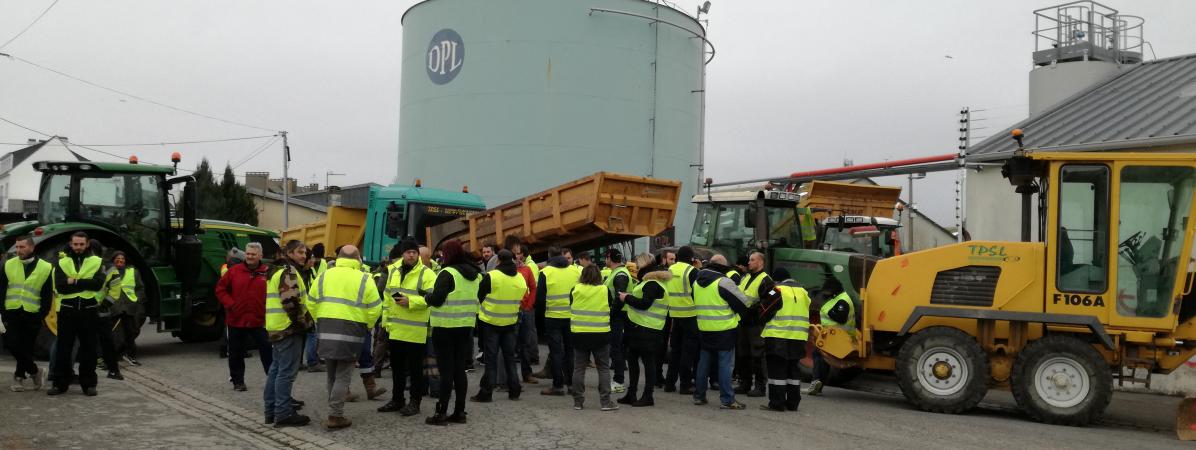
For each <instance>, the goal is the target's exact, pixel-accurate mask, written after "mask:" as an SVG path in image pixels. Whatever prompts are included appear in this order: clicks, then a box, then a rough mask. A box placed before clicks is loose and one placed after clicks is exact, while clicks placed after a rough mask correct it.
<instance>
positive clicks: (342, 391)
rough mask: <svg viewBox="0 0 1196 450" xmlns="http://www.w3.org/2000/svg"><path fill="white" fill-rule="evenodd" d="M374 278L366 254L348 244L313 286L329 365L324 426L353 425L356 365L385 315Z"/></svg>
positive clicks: (312, 302)
mask: <svg viewBox="0 0 1196 450" xmlns="http://www.w3.org/2000/svg"><path fill="white" fill-rule="evenodd" d="M371 281H372V280H371V279H370V275H369V274H367V273H363V272H362V271H361V252H360V251H359V250H358V249H357V247H355V246H352V245H346V246H344V247H342V248H341V250H340V252H338V253H337V259H336V264H335V266H334V267H332V268H330V269H328V271H326V272H324V273H322V274H320V276H318V277H316V281H315V282H314V283H312V286H310V287H309V289H310V291H309V293H308V310H309V311H310V312H311V315H312V317H314V318H315V319H316V323H317V324H318V325H317V326H318V327H319V329H318V330H317V333H318V337H317V339H318V340H319V342H318V344H317V345H318V352H319V355H320V357H321V358H323V359H324V361H325V363H326V364H327V367H328V388H329V389H328V391H329V392H328V409H329V411H328V419H327V420H325V421H324V427H325V428H327V429H329V430H335V429H340V428H346V427H348V426H350V425H352V424H353V422H352V421H350V420H349V419H348V418H346V417H345V400H346V398H347V397H348V394H349V383H350V378H351V376H352V370H353V363H354V362H355V361H357V359H358V357H359V356H360V354H361V348H362V345H363V344H364V343H365V340H366V339H367V337H368V336H369V330H370V328H371V327H372V326H373V325H374V324H375V323H377V321H378V319H379V318H380V317H381V316H382V300H381V298H380V297H379V295H378V289H376V288H375V287H374V286H373V284H372V283H371Z"/></svg>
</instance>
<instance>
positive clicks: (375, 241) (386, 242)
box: [362, 184, 486, 261]
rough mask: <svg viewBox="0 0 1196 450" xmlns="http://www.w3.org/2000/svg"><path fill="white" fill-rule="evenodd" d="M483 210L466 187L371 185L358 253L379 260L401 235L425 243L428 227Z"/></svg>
mask: <svg viewBox="0 0 1196 450" xmlns="http://www.w3.org/2000/svg"><path fill="white" fill-rule="evenodd" d="M484 209H486V204H485V203H483V202H482V198H481V197H479V196H478V195H476V194H471V193H469V191H468V189H462V190H461V191H450V190H446V189H436V188H427V187H422V186H421V185H420V184H417V185H415V186H408V185H402V184H392V185H389V186H373V187H371V188H370V195H369V206H368V208H367V210H366V224H365V236H364V238H363V239H362V241H363V242H362V246H363V250H362V251H363V253H362V256H363V258H365V260H367V261H382V260H384V259H386V256H387V253H389V252H390V248H391V247H394V246H395V245H396V244H398V242H399V240H400V239H403V238H405V237H410V238H414V239H415V240H416V241H418V242H419V243H420V244H422V245H426V244H427V242H426V241H427V233H426V230H427V229H428V228H429V227H432V226H436V225H440V224H442V223H445V222H448V221H451V220H455V219H460V218H462V217H465V216H467V215H469V214H471V213H474V212H478V211H481V210H484Z"/></svg>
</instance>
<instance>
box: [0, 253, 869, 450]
mask: <svg viewBox="0 0 1196 450" xmlns="http://www.w3.org/2000/svg"><path fill="white" fill-rule="evenodd" d="M98 247H99V246H98V243H96V242H94V241H91V240H89V239H88V237H87V236H86V235H85V234H83V233H77V234H76V235H75V236H73V237H72V239H71V243H70V247H69V249H67V250H66V251H65V252H64V253H62V254H61V255H60V257H59V260H58V261H43V260H41V259H39V258H38V257H36V256H34V255H33V250H32V240H31V239H28V238H21V239H19V240H18V241H17V245H16V247H15V250H16V256H14V257H13V258H11V259H9V260H8V261H7V262H6V263H5V270H4V272H3V276H2V277H0V290H4V291H5V292H6V298H5V311H4V315H3V317H4V320H3V324H4V326H5V327H6V328H7V331H6V333H5V343H6V346H7V347H9V349H10V351H11V352H12V354H13V356H14V357H15V358H16V359H17V362H18V364H17V370H16V373H15V375H14V384H13V387H12V388H13V390H25V389H27V388H33V389H41V388H42V385H43V383H44V382H45V379H46V375H47V371H46V370H42V369H40V368H38V367H37V366H36V364H35V363H34V362H33V357H32V353H33V346H34V343H33V342H34V340H35V339H36V333H37V330H38V329H39V327H40V323H41V322H42V321H43V319H45V316H46V315H47V314H53V313H56V315H57V317H56V319H57V320H56V323H57V326H56V333H57V342H56V344H55V346H54V347H55V349H54V350H53V353H56V354H55V355H54V357H52V358H51V366H52V367H51V368H50V369H49V370H48V372H49V374H50V376H51V379H52V380H53V383H54V384H53V387H52V388H51V389H50V390H49V394H51V395H57V394H61V393H63V392H66V390H67V387H68V386H69V384H70V382H71V381H72V379H73V377H77V380H78V383H79V384H80V386H81V387H82V388H83V391H84V393H86V394H87V395H95V388H96V374H95V364H96V360H97V357H96V354H97V351H98V353H100V354H102V359H103V361H104V364H105V367H106V368H107V369H108V371H109V377H110V378H116V379H121V375H120V371H119V367H120V365H119V362H118V361H117V360H116V359H117V357H118V356H123V358H124V359H125V361H126V363H128V364H132V365H138V364H139V363H138V362H137V359H136V346H135V344H134V340H135V339H136V334H137V330H139V328H140V324H141V323H142V321H144V313H143V312H142V311H140V310H139V309H138V308H137V299H138V297H139V292H140V290H141V282H140V279H139V277H138V276H137V272H136V270H135V269H134V268H133V267H131V265H130V263H131V262H130V261H126V256H125V255H123V254H121V253H120V252H113V253H111V254H108V255H105V254H104V252H103V250H102V249H101V248H98ZM527 250H528V248H527V246H526V244H525V243H523V242H521V240H520V239H519V238H518V237H516V236H509V237H508V238H507V239H506V240H505V241H504V242H503V243H502V245H501V246H500V245H487V246H485V247H484V248H482V249H479V252H478V253H476V254H474V253H470V252H467V251H466V250H465V249H464V248H463V246H462V244H461V242H459V241H457V240H450V241H448V242H446V243H443V244H442V245H441V246H440V247H439V248H438V249H437V252H436V253H435V257H433V256H434V253H433V251H432V250H431V249H429V248H427V247H425V246H421V245H419V244H418V243H417V242H416V241H414V240H411V239H406V240H403V241H401V242H399V243H398V244H397V245H395V246H394V247H393V248H392V249H391V251H390V253H389V255H388V258H387V259H386V260H384V261H383V262H382V263H381V264H379V265H378V266H377V267H370V266H368V265H366V264H365V263H364V262H363V260H362V254H361V251H360V250H359V249H357V248H356V247H354V246H351V245H346V246H342V247H340V248H337V249H335V250H334V252H333V253H334V258H329V259H325V258H323V253H324V248H323V246H322V245H316V246H313V247H312V248H310V249H309V248H308V246H307V245H305V244H304V243H302V242H299V241H290V242H286V243H284V245H283V247H282V248H281V249H280V250H279V251H278V254H276V255H271V256H273V257H274V258H273V260H272V262H271V263H270V264H267V262H266V261H265V260H263V258H264V257H265V256H266V255H264V254H263V248H262V246H261V245H260V244H257V243H250V244H248V245H246V247H245V249H244V250H243V251H242V250H240V249H231V250H230V251H229V253H228V257H227V264H226V265H225V266H224V267H222V268H221V270H220V272H221V274H220V279H219V281H218V282H217V284H216V287H215V292H214V295H215V297H216V298H217V299H218V300H219V302H220V304H221V306H222V308H223V317H224V325H225V332H224V333H223V336H222V344H221V356H222V357H227V359H228V368H229V382H230V384H231V385H232V389H233V390H235V391H242V392H243V391H248V390H249V387H248V386H247V385H246V383H245V360H246V359H247V357H250V356H251V354H252V351H257V352H258V358H259V359H260V362H261V365H262V370H263V372H264V373H265V374H266V381H265V384H264V386H262V392H263V396H262V400H263V403H262V404H263V415H264V419H265V422H266V423H268V424H274V426H275V427H286V426H303V425H307V424H309V423H310V422H311V418H309V417H307V416H305V415H303V414H302V413H301V412H300V411H301V409H302V408H303V407H304V406H305V403H304V402H302V401H300V400H297V399H295V398H293V395H292V390H293V385H294V383H295V379H296V377H297V374H298V372H300V371H301V370H306V371H308V372H324V373H326V379H327V381H326V389H327V392H328V398H327V402H328V415H327V417H326V418H325V419H324V420H323V421H322V424H323V426H324V427H326V428H328V429H340V428H346V427H349V426H351V425H352V421H351V420H350V419H349V418H348V417H347V416H346V415H345V409H344V406H345V403H346V402H353V401H356V400H358V399H359V395H357V394H355V393H353V392H352V389H351V385H352V384H353V383H352V380H353V378H354V376H353V375H354V372H355V371H356V372H358V373H359V374H360V377H361V379H362V388H363V390H364V393H365V396H366V398H368V399H371V400H373V399H378V398H379V397H382V396H383V395H385V394H386V393H387V392H388V390H387V389H386V388H384V387H381V386H379V385H378V384H377V377H378V376H379V375H380V374H381V373H382V371H383V369H384V368H389V369H390V371H391V376H392V381H393V382H392V385H391V388H392V389H393V393H392V394H391V398H390V400H389V401H387V402H386V403H385V404H383V405H382V406H381V407H379V408H377V410H378V411H379V412H381V413H391V412H397V413H399V414H400V415H401V416H404V417H409V416H415V415H418V414H420V413H421V412H422V411H421V409H422V408H421V407H422V403H423V402H422V399H423V398H424V397H429V396H430V397H432V398H433V399H434V401H435V405H434V406H433V408H432V413H431V415H430V416H428V417H427V418H426V419H425V422H426V423H427V424H429V425H446V424H449V423H466V422H467V413H466V404H467V402H469V401H472V402H482V403H486V402H493V401H494V394H495V392H505V393H506V396H507V398H508V399H509V400H512V401H515V400H519V399H520V397H521V395H523V391H524V386H525V385H536V384H539V383H541V381H542V380H543V381H544V382H546V383H548V386H547V387H545V388H544V389H543V390H541V391H540V394H541V395H545V396H570V397H571V398H572V400H573V402H572V404H573V408H574V409H579V410H580V409H584V408H585V406H586V383H585V381H586V375H587V372H588V371H589V369H590V368H594V369H596V372H597V376H598V384H597V386H598V405H599V408H600V409H601V410H602V411H613V410H617V409H619V405H620V404H622V405H628V406H631V407H651V406H654V405H655V399H654V396H655V395H656V393H657V392H658V391H663V392H668V393H672V392H677V393H680V394H681V395H686V396H689V397H690V398H691V399H692V401H693V403H694V404H695V405H706V404H708V396H707V393H708V391H710V390H716V391H718V405H719V407H720V408H722V409H728V410H742V409H744V408H745V405H744V404H743V403H742V402H740V401H739V400H738V399H737V395H747V396H748V397H764V396H765V395H767V397H768V398H767V402H765V403H763V404H761V405H760V408H761V409H764V410H769V411H794V410H797V408H798V405H799V403H800V401H801V394H802V392H801V383H800V381H799V375H798V365H799V360H801V359H802V358H803V357H804V356H805V353H806V341H807V338H808V333H809V326H810V319H809V317H810V315H811V299H810V294H809V293H807V291H806V290H805V289H803V288H802V287H800V286H798V284H797V283H796V282H795V281H794V280H792V279H791V278H790V276H789V274H788V272H787V271H786V270H785V268H783V267H778V268H775V269H774V270H773V271H772V274H771V276H770V274H769V273H766V272H765V267H766V261H765V256H764V255H763V254H762V253H759V252H754V253H751V254H750V256H748V257H746V258H742V259H741V260H739V261H736V264H735V265H731V264H729V263H728V261H727V259H726V258H725V257H724V256H723V255H718V254H715V255H711V256H709V257H708V258H706V259H702V258H699V257H698V255H696V254H695V252H694V250H693V249H691V248H690V247H681V248H679V249H677V250H676V251H663V252H660V253H659V254H658V255H652V254H647V253H645V254H640V255H637V256H635V258H634V260H633V261H627V260H625V258H624V256H623V254H622V253H621V252H620V251H619V250H618V249H616V248H608V249H606V250H605V252H604V253H603V255H602V261H601V262H602V263H601V264H596V263H595V261H593V257H592V255H591V254H590V253H581V254H579V255H578V256H577V258H576V259H575V258H574V256H573V254H572V252H571V251H570V250H569V249H566V248H551V249H549V250H548V252H547V259H546V260H544V261H543V262H539V263H537V262H535V261H534V260H533V259H532V256H531V255H530V254H529V252H528V251H527ZM479 256H480V259H479ZM105 257H106V260H107V261H108V264H107V268H105V264H104V261H105V259H104V258H105ZM841 290H842V289H841V288H839V287H837V286H836V285H835V284H834V283H833V281H832V282H830V283H827V284H826V285H825V286H823V289H822V290H821V291H820V292H818V294H819V295H821V296H824V298H827V299H830V300H829V301H826V302H824V306H822V308H821V309H820V311H819V316H820V320H821V322H822V324H823V326H839V327H843V328H845V329H847V330H849V331H850V330H852V329H853V328H854V312H853V310H852V304H851V300H850V298H849V297H847V295H846V294H845V293H842V292H841ZM55 299H56V301H55ZM52 302H54V303H52ZM51 304H56V305H57V307H56V308H54V307H47V306H46V305H51ZM541 315H542V316H541ZM538 319H542V321H541V322H539V325H540V326H542V327H543V330H538V329H537V325H538V323H537V322H538ZM103 330H115V332H114V333H105V332H103ZM541 331H542V332H541ZM541 335H542V336H543V339H544V341H545V342H546V343H547V347H548V355H547V357H546V358H544V359H543V363H544V364H543V365H542V367H541V369H540V370H539V371H536V370H535V366H538V365H540V362H541V358H540V350H539V342H540V336H541ZM113 336H116V339H114V338H113ZM475 339H476V342H477V347H478V349H479V350H480V353H475V348H474V342H475ZM75 341H78V343H79V346H78V356H77V358H74V359H77V360H78V361H79V366H78V374H77V375H76V374H74V373H73V371H72V369H73V364H72V360H73V359H72V355H71V351H70V350H69V349H71V348H73V347H74V343H75ZM114 341H116V342H114ZM815 353H816V352H815ZM813 356H814V357H815V368H814V369H815V370H814V372H815V378H816V380H815V381H814V383H813V384H812V385H811V387H810V390H809V391H808V392H807V393H808V394H818V393H820V392H821V389H822V381H821V379H822V378H824V377H825V376H826V372H827V369H828V366H827V365H826V363H825V362H823V361H822V360H821V359H820V358H818V355H817V354H815V355H813ZM475 361H480V362H481V363H482V364H483V365H484V367H485V369H484V370H485V372H484V373H483V375H482V377H481V382H480V385H479V386H477V388H476V391H475V393H474V395H472V396H470V395H469V391H470V386H469V385H468V384H469V383H468V377H467V372H469V371H472V370H473V367H474V363H475ZM666 366H667V372H666V371H665V368H666ZM641 375H642V376H641ZM641 378H642V382H641ZM27 384H28V386H27ZM616 394H621V395H619V396H618V398H615V395H616ZM450 406H451V407H452V411H451V412H450V410H449V408H450Z"/></svg>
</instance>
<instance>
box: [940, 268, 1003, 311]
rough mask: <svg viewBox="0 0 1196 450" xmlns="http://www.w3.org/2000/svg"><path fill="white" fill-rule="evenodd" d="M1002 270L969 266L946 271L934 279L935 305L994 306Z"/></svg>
mask: <svg viewBox="0 0 1196 450" xmlns="http://www.w3.org/2000/svg"><path fill="white" fill-rule="evenodd" d="M1000 276H1001V268H1000V267H995V266H967V267H960V268H957V269H951V270H944V271H942V272H939V273H938V276H936V277H935V278H934V289H933V290H931V291H930V303H931V304H933V305H959V306H992V304H993V295H994V294H995V293H996V291H997V279H998V278H1000Z"/></svg>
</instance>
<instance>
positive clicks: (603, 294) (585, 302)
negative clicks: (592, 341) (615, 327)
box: [569, 284, 610, 333]
mask: <svg viewBox="0 0 1196 450" xmlns="http://www.w3.org/2000/svg"><path fill="white" fill-rule="evenodd" d="M572 295H573V304H572V305H570V309H569V331H571V332H574V333H608V332H610V303H609V302H608V301H607V299H608V297H607V296H608V295H610V291H609V290H607V289H606V286H603V285H594V284H578V285H576V286H574V287H573V291H572Z"/></svg>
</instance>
